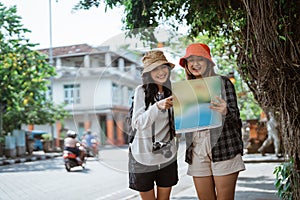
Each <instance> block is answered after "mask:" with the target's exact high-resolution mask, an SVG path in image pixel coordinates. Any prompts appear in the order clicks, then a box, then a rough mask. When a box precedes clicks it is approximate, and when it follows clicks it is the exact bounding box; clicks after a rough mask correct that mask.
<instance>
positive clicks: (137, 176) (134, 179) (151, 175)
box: [128, 152, 178, 192]
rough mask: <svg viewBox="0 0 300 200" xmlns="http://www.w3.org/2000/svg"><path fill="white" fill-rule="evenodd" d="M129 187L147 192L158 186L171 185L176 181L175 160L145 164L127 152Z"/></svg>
mask: <svg viewBox="0 0 300 200" xmlns="http://www.w3.org/2000/svg"><path fill="white" fill-rule="evenodd" d="M175 157H176V156H175ZM128 167H129V188H131V189H133V190H137V191H139V192H147V191H149V190H152V189H153V188H154V182H155V183H156V185H157V186H158V187H172V186H174V185H176V184H177V182H178V170H177V168H178V167H177V160H176V159H175V160H172V162H169V163H166V164H163V165H160V166H145V165H142V164H140V163H138V162H137V161H135V160H134V159H133V157H132V155H131V153H130V152H129V166H128Z"/></svg>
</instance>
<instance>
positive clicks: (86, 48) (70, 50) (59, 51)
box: [38, 44, 97, 57]
mask: <svg viewBox="0 0 300 200" xmlns="http://www.w3.org/2000/svg"><path fill="white" fill-rule="evenodd" d="M95 50H97V49H96V48H94V47H92V46H90V45H88V44H76V45H70V46H63V47H54V48H52V55H53V56H54V57H55V56H62V55H68V54H82V53H87V54H88V53H91V52H92V51H95ZM38 51H39V52H42V53H44V54H46V55H49V48H48V49H38Z"/></svg>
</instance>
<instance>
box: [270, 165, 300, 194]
mask: <svg viewBox="0 0 300 200" xmlns="http://www.w3.org/2000/svg"><path fill="white" fill-rule="evenodd" d="M273 174H275V175H276V179H275V183H274V185H275V187H276V189H277V196H278V197H279V198H280V199H283V200H293V187H292V184H293V178H294V176H295V175H296V173H295V169H294V160H293V159H290V161H289V162H284V163H282V164H280V165H279V166H277V167H275V170H274V172H273Z"/></svg>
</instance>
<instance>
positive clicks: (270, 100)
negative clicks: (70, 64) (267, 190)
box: [76, 0, 300, 199]
mask: <svg viewBox="0 0 300 200" xmlns="http://www.w3.org/2000/svg"><path fill="white" fill-rule="evenodd" d="M101 2H104V3H105V6H106V7H107V8H113V7H116V6H123V7H124V8H125V16H124V18H123V22H124V29H125V30H132V31H133V33H137V34H141V33H143V32H144V35H146V36H150V37H148V38H150V39H153V38H151V37H153V35H151V33H149V29H148V28H149V27H158V26H160V25H166V24H168V25H170V26H171V27H172V26H173V28H174V29H175V30H176V29H177V28H178V24H186V25H187V26H188V27H189V33H188V34H189V35H190V36H191V37H196V36H198V35H199V34H201V33H204V32H208V34H209V36H210V37H211V38H217V37H220V36H222V37H225V38H226V40H225V42H224V45H223V49H224V52H225V51H226V52H229V53H230V54H231V55H236V56H237V57H236V58H237V65H238V70H239V73H240V74H241V76H242V78H243V80H244V81H245V82H246V83H247V85H248V87H249V88H250V90H251V91H252V92H253V94H254V97H255V99H257V101H258V102H259V104H260V106H261V107H262V108H263V110H264V111H265V112H266V113H268V112H269V111H272V112H274V113H275V115H276V118H277V120H278V121H279V122H280V129H281V132H282V134H283V135H282V137H283V143H284V147H285V148H284V149H285V152H286V153H287V155H288V156H289V157H290V158H294V159H295V162H294V171H293V172H294V173H293V175H292V176H291V177H293V178H295V179H294V180H293V181H292V183H291V187H293V188H294V191H295V192H294V193H293V194H292V195H293V198H294V199H299V198H300V187H299V185H300V178H299V171H300V153H299V146H300V126H299V119H300V116H299V105H300V97H299V90H300V87H299V85H300V37H299V35H300V28H299V27H300V17H299V15H300V1H299V0H289V1H287V0H268V1H255V0H210V1H206V0H170V1H165V0H155V1H153V0H141V1H136V0H103V1H101V0H80V1H79V3H78V4H77V6H76V9H89V8H90V7H92V6H96V7H98V6H101ZM174 22H176V23H174Z"/></svg>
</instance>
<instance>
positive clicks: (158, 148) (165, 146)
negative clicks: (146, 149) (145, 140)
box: [152, 142, 172, 158]
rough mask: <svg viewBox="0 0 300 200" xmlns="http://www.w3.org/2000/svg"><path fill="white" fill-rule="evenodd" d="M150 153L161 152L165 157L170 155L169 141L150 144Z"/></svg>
mask: <svg viewBox="0 0 300 200" xmlns="http://www.w3.org/2000/svg"><path fill="white" fill-rule="evenodd" d="M152 153H154V154H162V155H164V157H165V158H170V157H171V156H172V151H171V143H170V142H154V143H153V146H152Z"/></svg>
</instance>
